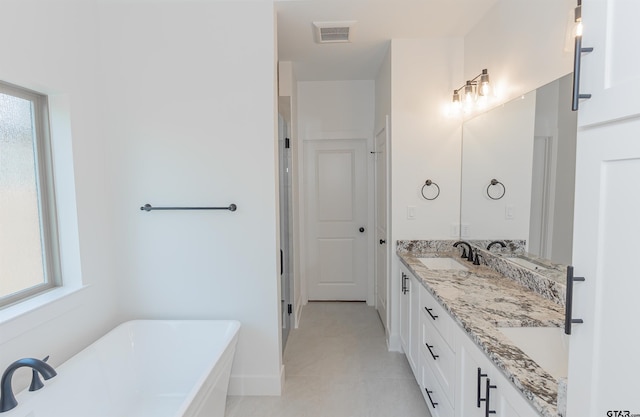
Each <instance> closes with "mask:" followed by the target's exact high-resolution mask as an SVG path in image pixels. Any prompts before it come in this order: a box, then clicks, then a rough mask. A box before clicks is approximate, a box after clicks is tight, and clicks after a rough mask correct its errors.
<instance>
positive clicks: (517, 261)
mask: <svg viewBox="0 0 640 417" xmlns="http://www.w3.org/2000/svg"><path fill="white" fill-rule="evenodd" d="M506 259H508V260H510V261H511V262H513V263H515V264H518V265H520V266H524V267H525V268H528V269H532V270H534V271H544V270H546V269H547V268H545V267H543V266H542V265H540V264H538V263H534V262H531V261H528V260H526V259H524V258H520V257H508V258H506Z"/></svg>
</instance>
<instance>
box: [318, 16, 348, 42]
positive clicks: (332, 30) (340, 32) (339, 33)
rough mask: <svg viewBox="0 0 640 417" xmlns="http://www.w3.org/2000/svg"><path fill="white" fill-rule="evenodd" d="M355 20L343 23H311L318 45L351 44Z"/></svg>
mask: <svg viewBox="0 0 640 417" xmlns="http://www.w3.org/2000/svg"><path fill="white" fill-rule="evenodd" d="M355 24H356V22H355V20H350V21H344V22H313V26H314V29H315V34H316V42H318V43H341V42H351V33H352V30H353V29H352V26H353V25H355Z"/></svg>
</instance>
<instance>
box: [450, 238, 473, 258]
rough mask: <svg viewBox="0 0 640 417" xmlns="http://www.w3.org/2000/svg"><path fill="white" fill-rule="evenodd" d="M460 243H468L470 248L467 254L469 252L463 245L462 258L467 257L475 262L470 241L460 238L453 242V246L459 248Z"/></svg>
mask: <svg viewBox="0 0 640 417" xmlns="http://www.w3.org/2000/svg"><path fill="white" fill-rule="evenodd" d="M458 245H467V249H469V254H468V255H467V252H465V248H464V246H463V247H462V256H461V258H467V260H468V261H469V262H473V250H471V245H470V244H469V242H465V241H464V240H459V241H457V242H456V243H454V244H453V247H454V248H457V247H458Z"/></svg>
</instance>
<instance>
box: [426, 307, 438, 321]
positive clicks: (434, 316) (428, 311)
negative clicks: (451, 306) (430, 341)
mask: <svg viewBox="0 0 640 417" xmlns="http://www.w3.org/2000/svg"><path fill="white" fill-rule="evenodd" d="M424 309H425V310H427V313H429V315H430V316H431V318H432V319H434V320H435V319H437V318H438V316H436V315H434V314H433V313H431V311H432V310H433V309H432V308H427V307H425V308H424Z"/></svg>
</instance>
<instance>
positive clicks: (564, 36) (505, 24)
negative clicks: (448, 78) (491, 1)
mask: <svg viewBox="0 0 640 417" xmlns="http://www.w3.org/2000/svg"><path fill="white" fill-rule="evenodd" d="M575 7H576V2H575V0H536V1H513V0H500V1H499V2H498V3H496V5H495V6H494V7H493V8H491V9H490V10H489V11H488V12H487V14H486V15H485V16H484V17H483V18H482V20H481V21H480V22H479V23H478V24H477V25H476V26H475V27H474V28H473V29H472V30H471V31H469V32H468V33H467V34H466V35H465V37H464V77H465V78H464V79H462V78H460V80H459V82H458V84H459V85H462V84H463V83H464V80H466V79H470V78H472V77H475V76H476V75H478V74H480V72H481V71H482V69H483V68H486V69H488V70H489V74H490V77H491V83H492V84H493V85H494V86H495V87H496V88H497V89H498V91H497V92H498V95H499V97H498V101H499V102H501V103H504V102H506V101H508V100H510V99H513V98H515V97H517V96H519V95H521V94H524V93H526V92H529V91H532V90H535V89H536V88H538V87H540V86H542V85H544V84H547V83H549V82H551V81H553V80H555V79H557V78H560V77H561V76H563V75H566V74H567V73H569V72H571V70H572V64H573V38H572V30H573V25H574V24H573V9H574V8H575ZM454 88H456V87H454Z"/></svg>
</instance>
